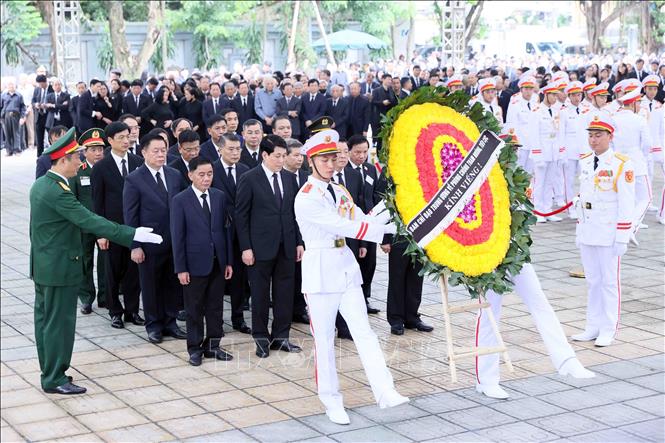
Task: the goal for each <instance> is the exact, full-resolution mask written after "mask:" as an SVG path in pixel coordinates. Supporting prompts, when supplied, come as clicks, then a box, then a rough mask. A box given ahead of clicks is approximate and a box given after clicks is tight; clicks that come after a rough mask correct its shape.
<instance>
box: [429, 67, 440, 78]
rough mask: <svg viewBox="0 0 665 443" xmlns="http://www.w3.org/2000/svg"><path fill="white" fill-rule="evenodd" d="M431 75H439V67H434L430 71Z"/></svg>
mask: <svg viewBox="0 0 665 443" xmlns="http://www.w3.org/2000/svg"><path fill="white" fill-rule="evenodd" d="M429 76H430V77H439V70H438V69H432V70H431V71H429Z"/></svg>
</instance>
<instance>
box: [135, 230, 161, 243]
mask: <svg viewBox="0 0 665 443" xmlns="http://www.w3.org/2000/svg"><path fill="white" fill-rule="evenodd" d="M134 241H136V242H139V243H155V244H158V245H159V244H161V243H162V241H163V240H162V236H161V235H159V234H153V233H152V228H144V227H139V228H136V232H135V233H134Z"/></svg>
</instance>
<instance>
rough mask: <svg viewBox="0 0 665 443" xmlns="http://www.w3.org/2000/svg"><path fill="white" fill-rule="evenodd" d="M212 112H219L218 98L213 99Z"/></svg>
mask: <svg viewBox="0 0 665 443" xmlns="http://www.w3.org/2000/svg"><path fill="white" fill-rule="evenodd" d="M212 113H213V114H217V99H214V100H213V101H212Z"/></svg>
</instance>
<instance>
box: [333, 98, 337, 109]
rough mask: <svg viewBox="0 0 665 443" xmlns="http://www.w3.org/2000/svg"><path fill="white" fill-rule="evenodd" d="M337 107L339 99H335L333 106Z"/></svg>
mask: <svg viewBox="0 0 665 443" xmlns="http://www.w3.org/2000/svg"><path fill="white" fill-rule="evenodd" d="M336 107H337V100H333V108H336Z"/></svg>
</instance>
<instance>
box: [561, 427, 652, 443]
mask: <svg viewBox="0 0 665 443" xmlns="http://www.w3.org/2000/svg"><path fill="white" fill-rule="evenodd" d="M554 441H555V442H560V443H564V442H566V443H567V442H570V441H571V439H568V438H562V439H561V440H554ZM574 441H576V442H585V443H627V442H634V441H644V440H642V439H640V440H636V436H635V435H634V434H631V433H629V432H626V431H623V430H621V429H603V430H602V431H595V432H590V433H588V434H582V435H576V436H575V439H574Z"/></svg>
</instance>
